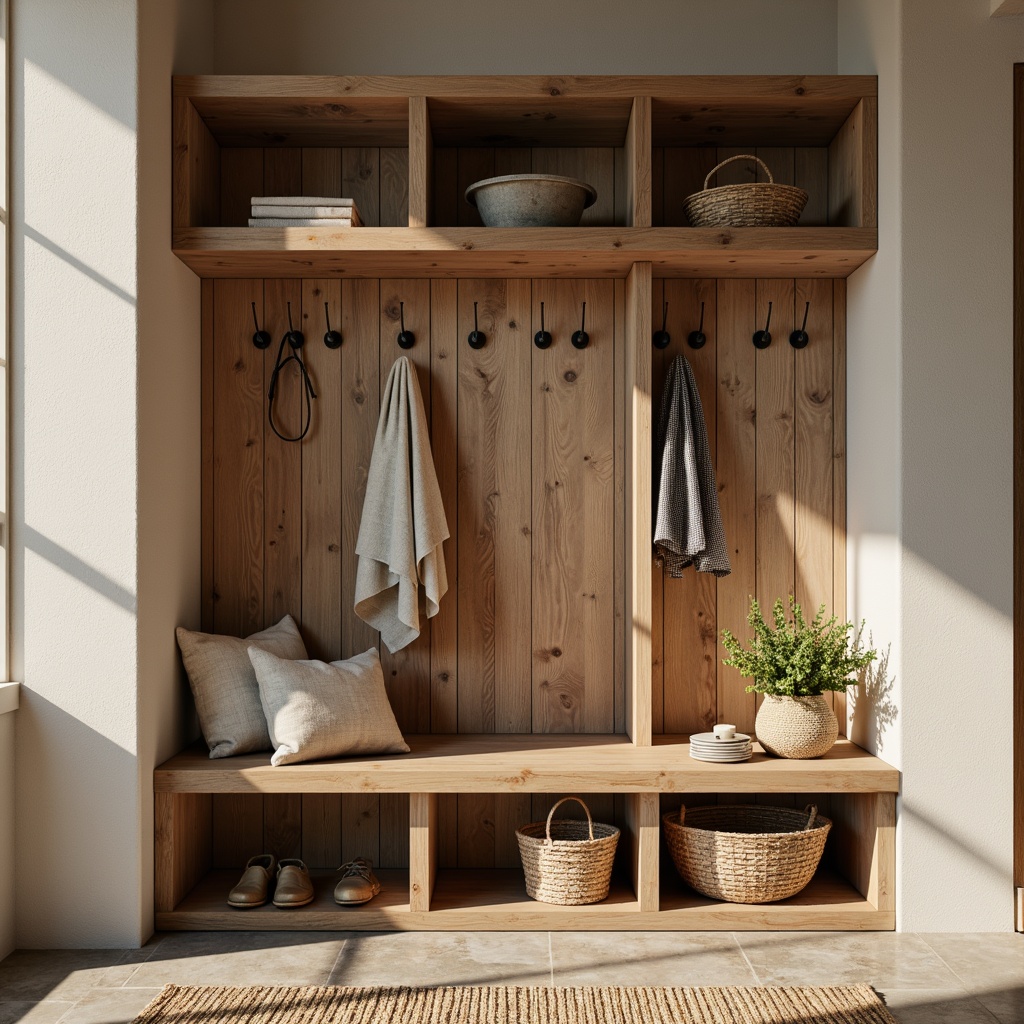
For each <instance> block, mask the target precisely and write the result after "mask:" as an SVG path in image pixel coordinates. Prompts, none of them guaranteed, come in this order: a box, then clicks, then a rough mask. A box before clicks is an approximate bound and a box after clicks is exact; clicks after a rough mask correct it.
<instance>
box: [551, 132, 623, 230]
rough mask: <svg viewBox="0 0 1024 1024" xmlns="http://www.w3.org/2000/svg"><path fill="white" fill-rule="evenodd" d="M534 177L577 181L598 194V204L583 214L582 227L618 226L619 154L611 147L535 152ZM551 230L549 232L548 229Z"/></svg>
mask: <svg viewBox="0 0 1024 1024" xmlns="http://www.w3.org/2000/svg"><path fill="white" fill-rule="evenodd" d="M532 167H533V173H534V174H560V175H563V176H564V177H567V178H577V179H578V180H579V181H585V182H587V184H589V185H592V186H593V187H594V189H595V190H596V191H597V202H595V203H594V205H593V206H591V207H589V208H588V209H586V210H584V211H583V218H582V219H581V220H580V225H581V227H609V226H611V225H613V224H614V223H615V150H614V149H613V148H611V147H574V148H566V147H558V148H551V149H535V150H534V151H533V160H532ZM544 230H547V229H544Z"/></svg>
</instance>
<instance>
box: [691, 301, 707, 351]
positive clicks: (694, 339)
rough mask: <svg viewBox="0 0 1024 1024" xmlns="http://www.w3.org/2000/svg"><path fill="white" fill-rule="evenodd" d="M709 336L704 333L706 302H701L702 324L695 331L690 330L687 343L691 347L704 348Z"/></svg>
mask: <svg viewBox="0 0 1024 1024" xmlns="http://www.w3.org/2000/svg"><path fill="white" fill-rule="evenodd" d="M707 340H708V336H707V335H706V334H705V333H704V303H703V302H702V303H701V304H700V326H699V327H698V328H697V330H695V331H690V333H689V334H688V335H687V337H686V344H687V345H689V346H690V348H703V347H704V343H705V342H706V341H707Z"/></svg>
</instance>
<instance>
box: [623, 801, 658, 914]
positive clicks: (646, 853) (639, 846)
mask: <svg viewBox="0 0 1024 1024" xmlns="http://www.w3.org/2000/svg"><path fill="white" fill-rule="evenodd" d="M659 805H660V802H659V799H658V794H657V793H627V794H626V828H627V829H628V831H629V833H630V839H631V840H632V849H631V851H630V856H631V858H632V859H631V861H630V867H631V868H632V873H633V890H634V892H635V893H636V898H637V902H638V903H639V904H640V912H641V913H642V914H654V913H657V910H658V899H659V897H658V874H659V867H658V854H659V851H660V842H661V827H660V822H659V820H658V818H659V813H658V812H659Z"/></svg>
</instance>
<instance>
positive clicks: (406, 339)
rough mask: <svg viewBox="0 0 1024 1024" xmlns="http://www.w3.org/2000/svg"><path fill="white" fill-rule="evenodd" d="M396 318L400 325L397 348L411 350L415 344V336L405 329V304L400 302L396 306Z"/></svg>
mask: <svg viewBox="0 0 1024 1024" xmlns="http://www.w3.org/2000/svg"><path fill="white" fill-rule="evenodd" d="M398 317H399V322H400V323H401V327H402V329H401V331H399V334H398V347H399V348H412V347H413V345H415V344H416V335H415V334H413V333H412V331H407V330H406V329H405V303H404V302H400V303H399V304H398Z"/></svg>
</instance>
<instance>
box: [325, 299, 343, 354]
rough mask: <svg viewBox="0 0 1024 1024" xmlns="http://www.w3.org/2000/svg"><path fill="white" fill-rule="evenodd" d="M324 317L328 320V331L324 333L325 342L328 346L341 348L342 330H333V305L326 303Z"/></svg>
mask: <svg viewBox="0 0 1024 1024" xmlns="http://www.w3.org/2000/svg"><path fill="white" fill-rule="evenodd" d="M324 318H325V319H326V320H327V333H326V334H325V335H324V344H325V345H326V346H327V347H328V348H341V331H332V330H331V307H330V306H329V305H328V304H327V303H326V302H325V303H324Z"/></svg>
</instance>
